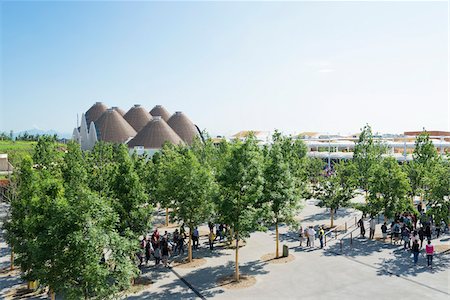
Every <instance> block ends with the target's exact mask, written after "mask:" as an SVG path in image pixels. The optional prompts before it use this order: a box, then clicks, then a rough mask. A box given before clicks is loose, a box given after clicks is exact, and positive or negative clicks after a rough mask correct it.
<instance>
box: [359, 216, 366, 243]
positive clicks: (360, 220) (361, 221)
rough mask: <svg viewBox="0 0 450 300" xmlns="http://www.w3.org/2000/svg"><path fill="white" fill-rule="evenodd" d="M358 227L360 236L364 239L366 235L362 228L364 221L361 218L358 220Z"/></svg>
mask: <svg viewBox="0 0 450 300" xmlns="http://www.w3.org/2000/svg"><path fill="white" fill-rule="evenodd" d="M358 227H359V229H360V231H361V236H362V237H363V238H364V237H365V235H366V229H365V228H364V219H363V217H361V219H359V221H358Z"/></svg>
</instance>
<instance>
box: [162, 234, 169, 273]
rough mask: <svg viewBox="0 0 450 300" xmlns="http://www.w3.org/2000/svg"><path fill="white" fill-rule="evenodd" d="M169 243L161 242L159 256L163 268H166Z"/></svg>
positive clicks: (166, 241) (164, 240)
mask: <svg viewBox="0 0 450 300" xmlns="http://www.w3.org/2000/svg"><path fill="white" fill-rule="evenodd" d="M169 252H170V250H169V241H168V240H167V239H163V240H162V242H161V255H162V261H163V264H164V267H166V268H167V267H168V261H169Z"/></svg>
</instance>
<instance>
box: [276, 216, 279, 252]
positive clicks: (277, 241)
mask: <svg viewBox="0 0 450 300" xmlns="http://www.w3.org/2000/svg"><path fill="white" fill-rule="evenodd" d="M275 236H276V243H277V246H276V248H275V249H276V250H275V258H278V257H279V254H278V252H279V251H278V248H279V246H278V244H279V239H278V220H276V221H275Z"/></svg>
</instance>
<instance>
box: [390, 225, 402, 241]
mask: <svg viewBox="0 0 450 300" xmlns="http://www.w3.org/2000/svg"><path fill="white" fill-rule="evenodd" d="M392 231H393V232H394V238H393V240H394V244H397V242H398V241H399V239H400V233H401V231H402V229H401V228H400V224H399V222H398V221H396V222H395V224H394V227H393V228H392Z"/></svg>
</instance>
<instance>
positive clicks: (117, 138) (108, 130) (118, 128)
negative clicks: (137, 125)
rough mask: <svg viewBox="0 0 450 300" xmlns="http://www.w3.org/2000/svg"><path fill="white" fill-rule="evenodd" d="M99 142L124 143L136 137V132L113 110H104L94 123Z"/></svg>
mask: <svg viewBox="0 0 450 300" xmlns="http://www.w3.org/2000/svg"><path fill="white" fill-rule="evenodd" d="M95 128H96V129H97V138H98V140H99V141H105V142H112V143H125V142H126V141H128V140H129V139H130V138H132V137H134V136H135V135H136V131H135V130H134V129H133V127H131V125H130V124H128V122H127V121H125V119H124V118H123V117H122V116H121V115H120V114H119V113H118V112H117V111H115V110H114V109H108V110H106V111H105V112H104V113H103V114H102V115H101V117H100V118H98V120H97V121H96V122H95Z"/></svg>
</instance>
